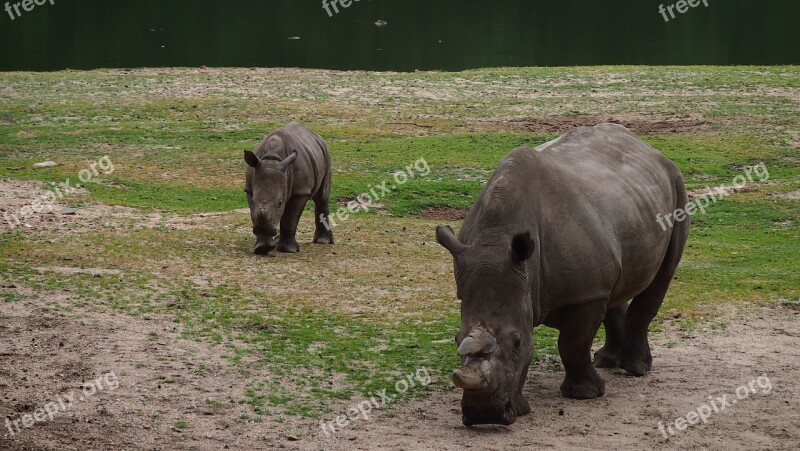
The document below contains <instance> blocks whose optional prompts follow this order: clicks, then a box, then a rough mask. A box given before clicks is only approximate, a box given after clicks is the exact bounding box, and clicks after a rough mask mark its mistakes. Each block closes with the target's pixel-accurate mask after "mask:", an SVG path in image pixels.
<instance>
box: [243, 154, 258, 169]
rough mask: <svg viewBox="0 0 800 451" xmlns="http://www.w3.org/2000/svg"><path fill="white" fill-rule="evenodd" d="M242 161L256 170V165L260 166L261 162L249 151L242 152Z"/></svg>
mask: <svg viewBox="0 0 800 451" xmlns="http://www.w3.org/2000/svg"><path fill="white" fill-rule="evenodd" d="M244 161H246V162H247V164H248V165H249V166H250V167H251V168H257V167H258V165H259V164H261V160H259V159H258V157H257V156H256V154H254V153H253V152H252V151H250V150H245V151H244Z"/></svg>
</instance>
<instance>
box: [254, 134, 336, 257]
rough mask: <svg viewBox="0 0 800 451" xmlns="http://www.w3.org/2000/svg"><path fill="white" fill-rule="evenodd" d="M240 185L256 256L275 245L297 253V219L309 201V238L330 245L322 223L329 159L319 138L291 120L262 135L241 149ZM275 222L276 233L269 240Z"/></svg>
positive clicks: (325, 217) (325, 218) (325, 215)
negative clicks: (242, 182)
mask: <svg viewBox="0 0 800 451" xmlns="http://www.w3.org/2000/svg"><path fill="white" fill-rule="evenodd" d="M244 159H245V162H247V164H248V168H247V173H246V180H245V188H244V191H245V193H247V203H248V205H249V206H250V219H251V220H252V222H253V234H255V235H256V247H255V250H254V252H255V253H256V254H266V253H268V252H270V251H271V250H272V249H275V248H277V249H278V250H279V251H281V252H297V251H299V250H300V245H299V244H298V243H297V240H296V238H295V235H296V233H297V223H298V222H299V221H300V216H301V215H302V213H303V209H304V208H305V205H306V202H308V200H309V199H311V200H313V201H314V207H315V212H314V218H315V222H316V230H315V232H314V242H315V243H320V244H333V243H334V240H333V233H332V232H331V231H330V230H329V229H328V228H327V227H326V224H328V222H327V221H328V213H329V210H328V197H329V196H330V192H331V157H330V154H329V153H328V145H327V144H325V141H323V140H322V138H321V137H320V136H319V135H317V134H316V133H314V132H312V131H311V130H309V129H307V128H306V127H304V126H303V125H301V124H298V123H297V122H292V123H290V124H289V125H286V126H285V127H282V128H279V129H278V130H275V131H274V132H272V133H270V134H269V135H268V136H267V137H266V138H264V140H263V141H261V143H260V144H259V145H258V146H256V148H255V150H254V151H252V152H251V151H246V152H245V154H244ZM279 225H280V237H279V239H278V241H277V243H276V242H275V236H276V235H277V234H278V226H279Z"/></svg>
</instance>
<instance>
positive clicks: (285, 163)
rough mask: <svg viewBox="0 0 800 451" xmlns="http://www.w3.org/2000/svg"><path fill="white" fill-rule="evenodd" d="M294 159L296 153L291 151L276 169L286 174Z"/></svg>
mask: <svg viewBox="0 0 800 451" xmlns="http://www.w3.org/2000/svg"><path fill="white" fill-rule="evenodd" d="M296 159H297V151H296V150H293V151H292V153H291V154H290V155H289V156H288V157H286V158H284V159H283V161H281V162H280V163H278V169H279V170H280V171H281V172H286V170H287V169H289V166H291V165H292V163H294V160H296Z"/></svg>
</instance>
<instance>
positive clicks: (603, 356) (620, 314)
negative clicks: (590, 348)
mask: <svg viewBox="0 0 800 451" xmlns="http://www.w3.org/2000/svg"><path fill="white" fill-rule="evenodd" d="M627 311H628V303H627V302H626V303H624V304H622V305H620V306H619V307H614V308H612V309H610V310H608V311H607V312H606V317H605V319H604V320H603V325H604V326H605V328H606V343H605V345H604V346H603V347H602V348H600V349H599V350H598V351H597V352H595V353H594V366H596V367H597V368H617V367H618V366H619V364H620V353H621V352H622V343H623V339H624V337H625V314H626V313H627Z"/></svg>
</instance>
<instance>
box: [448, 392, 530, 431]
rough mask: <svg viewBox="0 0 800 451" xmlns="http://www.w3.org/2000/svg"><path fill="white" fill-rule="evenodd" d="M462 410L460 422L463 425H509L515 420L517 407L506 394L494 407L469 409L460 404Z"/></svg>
mask: <svg viewBox="0 0 800 451" xmlns="http://www.w3.org/2000/svg"><path fill="white" fill-rule="evenodd" d="M462 411H463V415H462V417H461V422H462V423H464V426H475V425H478V424H500V425H504V426H509V425H512V424H514V422H516V421H517V409H516V408H515V407H514V403H512V402H511V399H510V397H508V396H506V398H505V400H504V401H503V402H501V403H500V404H499V405H497V406H496V407H494V408H489V409H484V408H477V409H470V408H466V407H464V406H462Z"/></svg>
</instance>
